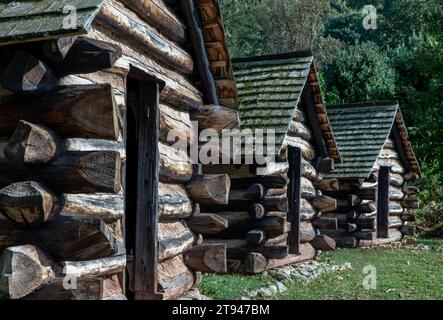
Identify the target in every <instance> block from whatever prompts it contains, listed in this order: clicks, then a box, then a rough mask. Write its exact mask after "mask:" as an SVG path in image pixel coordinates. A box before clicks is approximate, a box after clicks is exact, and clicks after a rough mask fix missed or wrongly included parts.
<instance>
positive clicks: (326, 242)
mask: <svg viewBox="0 0 443 320" xmlns="http://www.w3.org/2000/svg"><path fill="white" fill-rule="evenodd" d="M311 245H312V246H313V247H314V248H315V249H317V250H321V251H334V250H335V249H336V248H337V243H336V242H335V240H334V239H332V238H331V237H328V236H327V235H324V234H319V235H316V236H315V238H314V240H312V241H311Z"/></svg>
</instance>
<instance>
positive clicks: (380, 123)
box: [327, 101, 420, 179]
mask: <svg viewBox="0 0 443 320" xmlns="http://www.w3.org/2000/svg"><path fill="white" fill-rule="evenodd" d="M327 111H328V115H329V120H330V122H331V125H332V129H333V131H334V135H335V138H336V140H337V143H338V146H339V150H340V153H341V155H342V158H343V162H342V163H341V164H338V165H336V168H335V170H333V171H332V172H330V173H329V174H328V175H327V176H328V177H331V178H342V179H366V178H368V177H369V175H370V174H371V172H372V170H373V167H374V165H375V163H376V161H377V159H378V157H379V154H380V152H381V150H382V149H383V146H384V145H385V143H386V142H387V140H388V139H389V138H390V137H391V136H393V138H394V142H395V143H396V147H397V149H399V153H401V154H403V155H404V159H403V161H402V162H403V165H404V166H405V167H406V168H407V169H409V171H412V172H415V173H417V174H419V175H420V168H419V166H418V162H417V159H416V157H415V155H414V151H413V150H412V146H411V143H410V141H409V136H408V132H407V129H406V126H405V124H404V121H403V116H402V114H401V111H400V107H399V104H398V102H397V101H380V102H374V103H358V104H342V105H333V106H327ZM393 131H395V132H398V133H399V134H398V135H397V134H393V133H394V132H393Z"/></svg>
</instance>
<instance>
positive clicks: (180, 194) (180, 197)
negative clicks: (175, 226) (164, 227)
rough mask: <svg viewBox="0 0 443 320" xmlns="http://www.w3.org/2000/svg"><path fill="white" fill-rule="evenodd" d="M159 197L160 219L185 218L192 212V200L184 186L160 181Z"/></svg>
mask: <svg viewBox="0 0 443 320" xmlns="http://www.w3.org/2000/svg"><path fill="white" fill-rule="evenodd" d="M158 197H159V198H158V199H159V201H158V202H159V209H158V213H159V219H160V221H171V220H175V219H185V218H188V217H189V216H190V215H191V214H192V202H191V200H190V198H189V195H188V193H187V191H186V189H185V187H184V186H182V185H178V184H166V183H162V182H160V183H159V185H158Z"/></svg>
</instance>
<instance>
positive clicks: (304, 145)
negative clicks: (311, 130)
mask: <svg viewBox="0 0 443 320" xmlns="http://www.w3.org/2000/svg"><path fill="white" fill-rule="evenodd" d="M285 144H288V145H291V146H293V147H296V148H299V149H300V150H301V152H302V156H303V158H304V159H305V160H307V161H308V162H309V161H312V160H313V159H314V158H315V150H314V148H313V147H312V146H311V145H310V144H309V143H308V142H306V141H305V140H303V139H301V138H299V137H290V136H287V137H286V139H285Z"/></svg>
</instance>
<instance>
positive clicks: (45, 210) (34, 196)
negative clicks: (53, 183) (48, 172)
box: [0, 181, 61, 226]
mask: <svg viewBox="0 0 443 320" xmlns="http://www.w3.org/2000/svg"><path fill="white" fill-rule="evenodd" d="M60 209H61V208H60V203H59V201H58V200H57V197H56V196H55V195H54V194H53V193H52V192H51V191H49V190H48V189H46V188H45V187H44V186H43V185H41V184H39V183H38V182H34V181H26V182H18V183H13V184H11V185H9V186H7V187H5V188H3V189H1V190H0V211H1V212H2V213H3V214H4V215H5V216H6V217H8V218H9V219H11V220H12V221H14V222H16V223H19V224H22V225H25V226H36V225H41V224H43V223H45V222H48V221H50V220H51V219H52V218H53V217H54V216H55V215H56V214H57V213H58V212H59V210H60Z"/></svg>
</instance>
